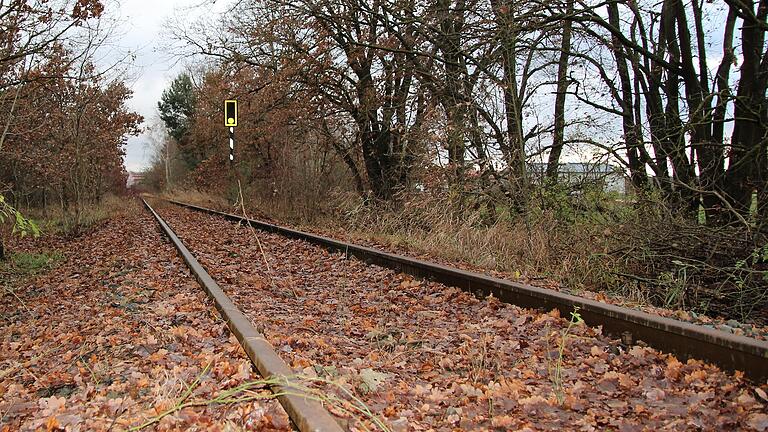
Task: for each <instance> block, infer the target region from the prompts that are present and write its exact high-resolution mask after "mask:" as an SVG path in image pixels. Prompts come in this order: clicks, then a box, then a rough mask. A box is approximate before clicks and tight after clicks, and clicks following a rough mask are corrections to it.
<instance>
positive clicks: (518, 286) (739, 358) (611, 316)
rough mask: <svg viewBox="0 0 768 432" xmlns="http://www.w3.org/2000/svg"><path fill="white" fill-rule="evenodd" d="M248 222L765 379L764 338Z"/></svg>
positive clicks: (210, 211) (766, 345)
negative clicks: (577, 316)
mask: <svg viewBox="0 0 768 432" xmlns="http://www.w3.org/2000/svg"><path fill="white" fill-rule="evenodd" d="M166 201H168V202H171V203H173V204H176V205H178V206H181V207H186V208H189V209H192V210H197V211H201V212H205V213H208V214H213V215H218V216H221V217H224V218H225V219H228V220H231V221H235V222H245V221H246V218H244V217H242V216H238V215H234V214H230V213H224V212H220V211H217V210H213V209H209V208H205V207H200V206H196V205H192V204H188V203H183V202H179V201H174V200H166ZM249 222H250V223H251V224H252V225H253V226H254V227H255V228H258V229H261V230H263V231H268V232H273V233H277V234H280V235H283V236H286V237H290V238H295V239H301V240H304V241H307V242H309V243H313V244H315V245H319V246H322V247H324V248H326V249H329V250H332V251H338V252H344V253H345V254H347V256H353V257H355V258H357V259H360V260H361V261H364V262H367V263H369V264H376V265H379V266H382V267H386V268H390V269H393V270H395V271H399V272H403V273H407V274H410V275H413V276H415V277H419V278H423V279H427V280H431V281H435V282H440V283H442V284H445V285H449V286H454V287H457V288H461V289H463V290H465V291H468V292H471V293H473V294H475V295H478V296H487V295H490V294H493V296H494V297H496V298H498V299H499V300H501V301H503V302H506V303H511V304H515V305H518V306H521V307H527V308H535V309H558V310H560V313H561V314H562V315H563V316H569V314H570V312H572V311H573V310H574V308H577V307H578V308H579V309H580V313H581V316H582V318H584V321H586V322H587V324H589V325H591V326H602V329H603V332H604V333H605V334H607V335H611V336H614V337H621V336H623V337H624V338H630V339H631V340H633V341H643V342H645V343H647V344H648V345H650V346H652V347H654V348H656V349H658V350H661V351H664V352H668V353H671V354H674V355H676V356H677V357H678V358H680V359H682V360H686V359H689V358H696V359H700V360H706V361H709V362H712V363H714V364H716V365H718V366H719V367H721V368H722V369H725V370H729V371H736V370H739V371H742V372H744V374H745V375H746V376H747V377H749V378H750V379H752V380H754V381H756V382H763V381H765V380H766V379H768V342H766V341H760V340H756V339H753V338H748V337H745V336H738V335H735V334H731V333H726V332H724V331H720V330H715V329H709V328H706V327H702V326H699V325H695V324H691V323H687V322H683V321H678V320H674V319H670V318H665V317H661V316H657V315H651V314H649V313H646V312H641V311H637V310H633V309H629V308H624V307H620V306H615V305H611V304H607V303H600V302H597V301H594V300H589V299H585V298H582V297H577V296H573V295H569V294H564V293H561V292H557V291H554V290H549V289H545V288H539V287H535V286H531V285H526V284H522V283H518V282H512V281H508V280H504V279H499V278H495V277H492V276H487V275H483V274H480V273H475V272H470V271H465V270H460V269H457V268H453V267H449V266H445V265H441V264H436V263H431V262H428V261H423V260H419V259H414V258H409V257H406V256H402V255H398V254H393V253H389V252H384V251H381V250H378V249H374V248H369V247H365V246H359V245H355V244H352V243H347V242H343V241H339V240H335V239H332V238H328V237H323V236H319V235H315V234H310V233H307V232H303V231H298V230H294V229H290V228H286V227H283V226H279V225H274V224H270V223H266V222H262V221H258V220H253V219H250V220H249Z"/></svg>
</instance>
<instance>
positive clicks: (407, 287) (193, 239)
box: [157, 205, 768, 431]
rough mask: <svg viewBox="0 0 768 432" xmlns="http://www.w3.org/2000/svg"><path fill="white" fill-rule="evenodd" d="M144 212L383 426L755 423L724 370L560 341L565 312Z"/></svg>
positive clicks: (286, 350)
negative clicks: (484, 296) (163, 221)
mask: <svg viewBox="0 0 768 432" xmlns="http://www.w3.org/2000/svg"><path fill="white" fill-rule="evenodd" d="M157 210H158V212H159V213H160V214H161V215H162V216H163V218H165V219H166V220H167V221H168V223H169V224H170V225H171V227H172V228H173V229H174V231H176V233H177V234H178V235H179V236H180V237H181V239H182V240H183V241H184V242H185V244H186V245H187V246H188V247H189V248H190V249H191V250H192V252H193V253H194V254H195V255H196V257H197V258H198V260H199V261H200V262H201V263H202V264H203V265H204V266H205V267H206V268H207V270H208V271H209V273H210V274H211V275H212V276H213V277H214V278H215V279H216V280H217V282H218V283H219V284H220V285H221V286H222V288H223V289H224V290H225V291H227V294H228V295H229V296H230V297H231V298H232V299H233V301H234V302H235V303H236V304H237V305H238V306H239V307H240V308H241V310H243V312H244V313H245V314H246V315H247V316H249V317H250V318H251V320H252V321H253V322H254V323H256V324H257V326H259V327H260V329H261V330H263V332H264V333H265V335H266V336H267V338H268V339H269V341H270V342H271V343H272V344H273V345H274V346H275V348H276V349H277V351H278V352H279V353H280V354H281V355H282V356H284V358H285V359H286V361H287V362H288V363H289V364H290V365H291V366H292V367H293V368H294V370H295V371H296V372H297V373H302V374H305V375H310V376H314V375H319V376H322V377H326V378H328V379H332V380H335V381H336V382H338V383H341V384H342V385H345V386H346V388H348V389H349V390H350V391H352V392H354V393H355V394H356V395H357V396H358V397H360V398H361V400H362V401H363V402H365V404H366V405H367V406H368V407H370V409H371V410H372V411H373V412H374V413H376V414H377V415H378V416H380V417H381V418H383V419H385V421H386V423H387V424H388V425H389V427H391V428H392V429H394V430H457V429H458V430H489V429H490V430H605V429H607V428H609V429H615V430H622V431H634V430H638V431H640V430H675V431H678V430H761V429H762V428H766V427H768V416H766V414H765V403H766V401H765V400H763V399H762V397H761V394H762V395H764V394H765V393H764V391H765V390H766V389H765V386H763V388H762V389H760V388H758V389H755V388H753V387H751V386H750V384H749V383H748V382H746V381H745V380H743V379H742V378H741V376H739V375H738V374H737V375H735V376H734V375H728V374H725V373H723V372H721V371H720V370H719V369H717V368H716V367H714V366H711V365H707V364H703V363H702V362H697V361H689V362H687V363H686V364H683V363H681V362H679V361H677V359H675V358H674V357H672V356H669V355H665V354H660V353H658V352H657V351H655V350H652V349H650V348H645V347H640V346H635V347H623V346H621V345H620V343H619V342H618V341H614V340H610V339H608V338H605V337H603V336H601V334H600V332H599V329H594V328H589V327H587V326H585V325H581V324H580V325H575V326H573V327H572V328H570V331H569V333H568V336H567V337H565V338H563V332H564V330H565V329H566V328H567V326H568V321H567V319H564V318H570V317H559V316H558V315H557V314H556V313H541V312H536V311H532V310H526V309H521V308H518V307H516V306H512V305H506V304H502V303H500V302H499V301H498V300H496V299H492V298H490V299H484V300H478V299H476V298H474V297H472V296H470V295H467V294H465V293H463V292H461V291H459V290H457V289H454V288H448V287H445V286H442V285H440V284H435V283H425V282H421V281H416V280H413V279H411V278H410V277H408V276H406V275H402V274H396V273H394V272H392V271H390V270H386V269H382V268H379V267H376V266H367V265H365V264H363V263H361V262H358V261H356V260H347V259H345V257H344V255H343V254H331V253H328V252H327V251H325V250H323V249H320V248H318V247H316V246H312V245H310V244H307V243H305V242H302V241H299V240H289V239H286V238H284V237H280V236H278V235H274V234H268V233H263V232H258V231H257V232H255V233H254V232H252V231H251V230H250V229H248V228H247V227H244V226H238V225H236V224H233V223H231V222H228V221H225V220H223V219H221V218H219V217H215V216H210V215H205V214H202V213H197V212H193V211H191V210H187V209H182V208H179V207H176V206H171V205H160V206H159V208H158V209H157ZM257 238H258V239H259V240H260V241H261V244H262V246H263V249H264V254H263V255H262V252H261V250H260V248H259V246H258V243H257V241H256V239H257ZM263 256H266V259H267V262H269V268H270V270H267V266H265V264H264V259H263ZM563 340H564V341H565V342H564V349H563V355H562V363H561V367H560V368H559V369H560V371H561V377H562V379H561V382H562V389H560V388H559V387H558V386H556V385H554V384H553V380H554V381H556V379H555V378H556V377H557V373H556V370H557V369H558V368H557V364H558V359H559V358H560V355H559V347H560V344H561V342H562V341H563ZM327 391H329V392H330V391H333V388H328V389H327ZM558 394H559V396H560V398H558V397H557V396H558ZM337 414H338V413H337ZM346 417H347V418H346V420H347V421H348V422H349V426H350V427H352V428H359V427H362V426H370V425H369V424H366V423H367V422H365V421H363V420H360V419H359V418H350V417H349V416H346Z"/></svg>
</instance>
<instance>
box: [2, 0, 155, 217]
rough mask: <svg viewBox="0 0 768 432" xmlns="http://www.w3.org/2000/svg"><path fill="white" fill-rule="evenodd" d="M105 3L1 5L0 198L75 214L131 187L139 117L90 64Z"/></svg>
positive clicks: (119, 89)
mask: <svg viewBox="0 0 768 432" xmlns="http://www.w3.org/2000/svg"><path fill="white" fill-rule="evenodd" d="M103 12H104V7H103V5H102V4H101V2H99V1H95V0H78V1H64V0H62V1H38V2H26V1H11V2H9V3H2V4H0V33H1V34H2V35H3V36H2V42H1V43H2V45H0V107H2V108H0V112H2V118H0V133H2V135H0V194H3V195H4V196H5V197H6V199H7V200H8V201H9V202H12V203H13V204H14V205H15V206H16V207H23V208H30V207H38V206H42V207H49V206H53V207H57V208H60V209H62V210H64V211H67V212H70V211H71V212H74V213H76V214H77V213H79V212H80V211H81V209H82V208H83V207H84V206H86V205H88V204H90V203H93V202H96V201H98V200H99V199H100V198H101V197H102V196H103V195H104V194H105V193H106V192H108V191H121V190H124V188H125V181H126V173H125V170H124V168H123V160H122V157H123V155H124V151H123V146H124V144H125V142H126V137H127V136H128V135H130V134H137V133H138V126H139V123H140V122H141V120H142V119H141V117H140V116H139V115H138V114H136V113H133V112H130V110H129V109H128V108H127V107H126V105H125V104H126V101H127V100H128V98H130V96H131V91H130V89H128V88H127V87H126V85H125V84H124V83H123V82H122V81H121V80H120V79H116V78H109V77H108V76H106V74H105V73H104V72H102V71H100V70H98V69H97V68H96V67H95V66H94V64H93V62H92V58H93V55H94V53H95V52H96V50H97V49H98V48H99V45H100V44H101V43H103V42H104V40H105V39H104V38H105V36H104V35H103V34H101V33H100V32H99V30H98V28H99V26H98V20H99V19H100V17H101V15H102V13H103Z"/></svg>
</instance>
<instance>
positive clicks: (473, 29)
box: [176, 0, 768, 224]
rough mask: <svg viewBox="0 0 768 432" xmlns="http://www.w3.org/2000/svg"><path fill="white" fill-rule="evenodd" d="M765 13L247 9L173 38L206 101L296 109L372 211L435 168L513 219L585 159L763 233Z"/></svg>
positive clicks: (697, 6) (265, 5)
mask: <svg viewBox="0 0 768 432" xmlns="http://www.w3.org/2000/svg"><path fill="white" fill-rule="evenodd" d="M766 14H768V5H766V4H765V2H762V1H761V2H759V3H755V2H752V1H745V2H730V1H728V2H725V3H719V2H714V3H713V2H704V1H700V0H695V1H691V2H685V1H682V0H664V1H661V2H634V1H632V2H627V1H608V2H596V3H590V2H584V1H576V0H564V1H555V2H549V1H548V2H539V1H529V0H516V1H511V0H488V1H485V0H445V1H443V0H437V1H406V2H391V1H373V2H370V1H357V0H344V1H335V2H327V1H322V0H321V1H317V0H312V1H310V0H298V1H284V0H277V1H273V0H266V1H264V0H259V1H252V0H251V1H245V2H239V3H238V4H237V6H236V7H235V9H234V10H233V11H232V13H229V14H227V15H226V16H224V17H221V20H219V21H223V24H221V25H218V26H215V25H211V24H210V23H198V24H196V25H191V26H190V25H186V26H180V27H179V28H177V29H176V36H177V39H178V40H179V41H181V42H182V43H183V45H184V47H186V49H191V51H192V52H194V53H198V54H203V55H206V56H208V57H209V58H210V59H215V60H216V61H215V62H214V64H215V65H217V66H215V67H216V68H217V70H216V71H215V72H214V74H220V75H224V76H226V77H227V78H229V80H225V82H224V83H222V84H221V86H222V91H221V92H220V93H219V94H221V95H222V96H224V95H226V96H229V97H238V98H241V99H250V98H256V99H259V103H263V105H262V108H264V109H267V108H268V105H269V104H270V103H272V104H277V105H275V107H276V108H280V107H287V106H289V105H290V106H292V108H289V109H288V112H291V113H294V114H295V115H297V116H298V115H301V117H302V122H300V123H296V124H295V125H296V126H297V127H298V128H299V129H301V127H306V128H307V129H308V130H310V131H311V133H312V135H313V136H317V137H318V139H322V140H325V142H326V144H327V145H328V146H329V148H331V149H333V150H334V152H335V153H336V156H337V158H338V160H339V161H342V162H343V163H344V164H345V165H346V167H347V168H348V172H349V174H350V175H351V176H352V178H353V181H354V184H355V185H357V187H358V189H361V190H365V191H370V192H371V193H372V194H373V196H375V197H376V198H379V199H384V200H387V199H391V198H392V197H393V194H394V193H395V192H396V191H398V190H400V189H403V188H408V187H409V186H412V185H413V183H414V181H413V180H414V179H415V178H417V177H418V174H419V173H420V168H422V167H423V166H424V165H425V164H434V162H435V161H436V160H438V159H441V160H443V161H444V162H445V165H446V166H447V167H448V168H447V170H446V175H447V177H446V182H447V183H448V184H450V185H461V184H463V183H464V182H465V181H466V180H467V178H468V177H475V176H476V177H479V178H480V179H482V180H483V181H484V182H485V184H483V185H481V186H483V187H484V189H487V188H488V186H490V185H491V183H494V184H495V185H496V186H499V187H501V192H502V193H503V195H504V196H505V197H506V198H507V199H508V200H509V201H510V202H511V203H513V204H514V205H515V206H517V208H519V209H524V208H525V207H526V206H527V201H528V198H527V196H529V192H530V187H531V184H532V183H533V180H535V179H534V176H533V175H532V173H531V172H530V169H529V165H528V164H530V163H531V162H532V161H545V162H546V163H547V168H546V175H547V177H548V178H549V181H550V182H552V183H554V182H556V181H557V177H558V176H557V173H558V166H559V164H560V163H561V158H562V157H563V154H564V152H565V153H567V152H568V151H569V149H584V148H587V149H591V151H592V152H593V153H595V152H599V153H602V154H603V155H605V156H606V158H607V159H609V160H610V161H611V162H613V163H619V164H621V166H622V167H623V168H624V169H625V171H626V173H627V175H628V176H629V178H631V181H632V184H633V185H634V187H635V188H636V189H638V190H648V189H653V190H655V191H658V192H660V193H661V194H662V195H663V197H664V200H665V202H666V203H667V204H668V205H670V206H672V207H674V208H675V209H678V210H679V211H683V212H687V214H688V215H689V216H690V217H691V218H697V217H698V216H699V209H700V208H701V207H703V209H704V211H705V212H706V216H707V221H708V223H710V224H728V223H731V222H740V223H744V222H748V221H750V220H755V219H756V220H759V221H761V222H760V223H762V221H764V220H765V211H766V210H765V209H766V205H765V204H766V202H767V201H768V196H766V193H768V188H767V186H768V182H767V180H768V179H766V175H767V174H766V173H767V171H766V169H768V165H766V159H767V158H768V156H767V155H768V148H767V147H766V142H768V141H766V126H767V125H768V122H766V112H767V109H766V108H768V107H767V105H766V87H767V86H768V51H766V46H765V40H764V39H765V32H766V29H768V25H767V24H766ZM217 20H218V18H217ZM211 28H214V29H215V30H210V29H211ZM243 74H245V75H247V77H246V78H243V79H242V80H240V78H239V77H240V76H242V75H243ZM239 80H240V81H239ZM201 85H207V84H206V83H205V80H204V81H203V82H202V83H201ZM266 99H272V101H271V102H268V101H266ZM247 106H248V104H247V103H246V107H247ZM296 106H300V107H301V109H300V110H296V109H295V107H296ZM206 109H208V110H209V111H206V113H208V114H210V115H211V119H212V121H216V119H217V117H218V116H220V113H219V110H220V107H218V106H217V107H207V108H206ZM211 109H213V111H210V110H211ZM244 119H247V120H244V122H243V124H244V125H246V124H249V125H252V126H251V127H262V124H261V123H262V121H263V119H262V118H260V117H258V116H256V117H244ZM287 125H288V123H285V124H284V127H286V126H287ZM245 127H247V126H245ZM265 128H266V125H265V127H264V128H263V129H262V130H265ZM264 135H267V134H264ZM247 145H253V147H254V148H258V146H256V145H255V144H254V143H251V144H247ZM478 173H479V175H478ZM756 215H757V217H756Z"/></svg>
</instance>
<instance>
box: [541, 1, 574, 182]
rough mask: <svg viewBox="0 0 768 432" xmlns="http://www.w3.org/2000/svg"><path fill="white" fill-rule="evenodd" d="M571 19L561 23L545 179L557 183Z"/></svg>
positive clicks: (569, 10) (570, 8) (568, 7)
mask: <svg viewBox="0 0 768 432" xmlns="http://www.w3.org/2000/svg"><path fill="white" fill-rule="evenodd" d="M565 13H566V15H568V16H570V15H571V14H572V13H573V0H568V4H567V5H566V11H565ZM572 25H573V23H572V21H571V20H565V22H564V23H563V39H562V41H561V44H560V58H559V59H558V62H557V94H556V95H555V125H554V126H555V129H554V131H553V132H552V148H551V149H550V151H549V158H548V160H547V180H548V181H549V182H550V183H551V184H555V183H557V173H558V171H559V170H558V167H559V165H560V154H561V153H562V152H563V140H564V138H565V96H566V95H565V92H566V91H568V60H569V58H570V51H571V26H572Z"/></svg>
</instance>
